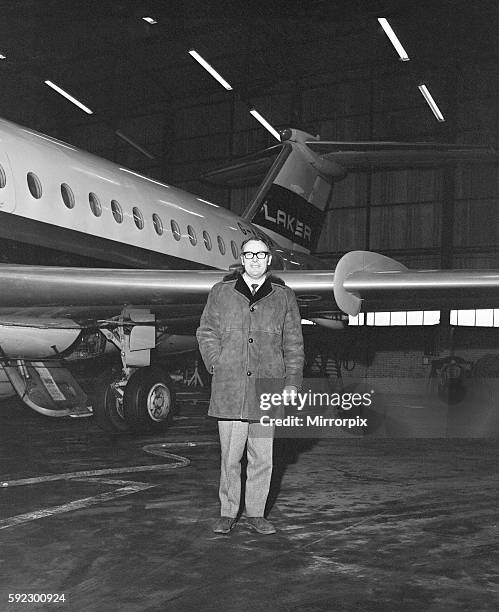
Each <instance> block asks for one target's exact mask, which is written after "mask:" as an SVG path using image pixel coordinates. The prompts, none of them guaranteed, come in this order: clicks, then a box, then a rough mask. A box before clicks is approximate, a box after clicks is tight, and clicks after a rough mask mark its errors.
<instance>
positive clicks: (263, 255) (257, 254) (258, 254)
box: [241, 251, 270, 259]
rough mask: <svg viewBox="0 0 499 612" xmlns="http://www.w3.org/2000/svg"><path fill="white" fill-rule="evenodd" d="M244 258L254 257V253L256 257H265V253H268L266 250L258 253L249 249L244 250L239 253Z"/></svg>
mask: <svg viewBox="0 0 499 612" xmlns="http://www.w3.org/2000/svg"><path fill="white" fill-rule="evenodd" d="M241 254H242V256H243V257H244V259H255V255H256V258H257V259H265V258H266V257H267V255H270V253H269V252H268V251H258V253H252V252H251V251H244V253H241Z"/></svg>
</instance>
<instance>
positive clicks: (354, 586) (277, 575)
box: [0, 396, 499, 612]
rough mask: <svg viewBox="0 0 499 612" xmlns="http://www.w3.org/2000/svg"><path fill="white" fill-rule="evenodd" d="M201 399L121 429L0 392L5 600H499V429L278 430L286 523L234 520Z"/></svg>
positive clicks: (278, 516)
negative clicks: (174, 414)
mask: <svg viewBox="0 0 499 612" xmlns="http://www.w3.org/2000/svg"><path fill="white" fill-rule="evenodd" d="M184 399H185V400H187V401H184V402H182V409H181V413H180V415H179V417H178V418H177V419H176V421H175V423H174V425H173V426H172V428H171V429H170V430H169V431H168V432H167V433H166V434H165V435H164V436H161V437H142V438H132V437H123V438H118V439H111V438H109V437H108V436H107V435H106V434H104V433H102V432H101V431H100V430H99V429H98V428H97V427H96V426H95V424H94V423H93V422H92V420H91V419H85V420H83V419H80V420H53V419H47V418H44V417H41V416H39V415H36V414H34V413H32V412H31V411H29V410H28V409H27V408H23V407H22V406H21V405H20V404H18V403H17V402H10V403H8V404H6V403H4V404H3V405H2V406H0V439H1V459H0V482H2V483H3V487H2V490H1V491H0V496H1V497H0V500H1V503H0V575H1V576H2V578H1V580H0V610H2V611H3V610H27V609H30V610H32V609H47V610H53V609H66V610H77V611H79V610H85V611H89V610H99V611H102V610H104V611H106V612H107V611H113V610H122V611H123V610H125V611H127V612H128V611H135V610H158V611H160V610H167V611H169V610H172V611H175V612H177V611H183V610H186V611H187V610H203V611H204V610H213V611H222V612H223V611H228V612H239V611H246V610H248V611H249V610H252V611H264V610H265V611H285V610H300V611H307V612H312V611H324V610H328V611H329V610H331V611H341V610H349V611H350V610H367V611H383V612H385V611H390V610H393V611H399V610H400V611H412V610H429V611H442V610H449V611H451V610H452V611H454V610H470V611H471V610H473V611H478V610H480V611H482V610H494V611H496V610H499V559H498V545H497V540H498V535H499V526H498V502H499V494H498V488H499V487H498V478H497V467H498V459H499V449H498V445H497V440H494V439H485V438H483V439H479V438H475V439H460V438H455V439H435V438H434V439H409V440H407V439H388V438H376V437H371V436H369V435H364V436H357V437H355V436H353V435H348V434H344V435H343V436H338V437H335V438H327V439H320V440H317V439H291V440H290V439H288V440H282V439H281V440H277V441H276V468H275V479H274V480H275V481H274V486H273V489H272V493H271V500H270V504H271V506H272V507H271V512H270V518H271V519H272V520H273V522H274V523H275V524H276V526H277V527H278V529H279V532H278V534H276V535H274V536H259V535H257V534H255V533H254V532H252V531H250V530H249V529H248V527H247V526H245V524H244V521H243V520H242V521H241V522H240V523H239V524H238V525H237V526H236V528H235V529H234V530H233V532H232V533H231V534H230V535H228V536H219V535H215V534H213V533H212V531H211V523H212V520H213V518H214V517H216V516H217V512H218V500H217V484H218V463H219V453H218V444H217V435H216V423H215V422H214V421H212V420H211V419H208V418H207V417H205V416H204V415H205V414H206V404H204V403H202V402H201V403H197V404H194V403H193V402H192V401H190V400H192V398H190V397H188V396H187V397H184ZM145 447H146V448H145ZM144 448H145V450H144ZM146 451H149V452H146ZM151 452H152V453H154V454H151ZM182 458H187V459H189V461H190V463H189V464H188V465H185V464H186V463H187V462H186V461H185V460H183V459H182ZM138 468H140V469H138ZM82 472H83V473H82ZM9 593H12V594H14V593H20V594H21V593H52V594H64V596H65V600H66V601H65V603H64V604H50V605H49V604H45V606H40V605H36V604H33V603H31V604H27V603H24V604H21V603H20V604H13V605H9V604H8V595H9Z"/></svg>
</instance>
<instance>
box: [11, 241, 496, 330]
mask: <svg viewBox="0 0 499 612" xmlns="http://www.w3.org/2000/svg"><path fill="white" fill-rule="evenodd" d="M226 274H227V271H225V270H202V271H201V270H200V271H196V270H140V269H133V270H123V269H108V268H63V267H42V266H20V265H0V286H1V287H2V291H1V293H0V317H1V319H2V320H5V319H6V318H7V319H8V318H9V317H11V318H15V319H16V320H19V318H22V316H23V315H24V316H27V315H29V316H30V317H31V318H33V317H35V316H40V317H42V318H45V320H47V319H50V318H57V319H58V320H61V318H62V319H64V318H67V319H72V320H73V321H77V322H78V323H79V324H80V325H82V326H83V325H92V324H94V325H95V323H96V322H98V321H100V320H103V319H105V318H106V317H109V316H115V315H117V314H119V313H120V312H121V309H122V308H123V307H124V306H125V305H130V306H136V307H147V308H149V309H150V310H151V311H152V312H154V313H156V315H157V319H158V320H161V321H164V322H165V323H166V324H168V325H169V326H171V327H172V328H173V329H179V330H180V329H182V328H185V327H186V325H187V326H188V327H190V328H192V326H193V325H196V322H197V321H198V320H199V315H200V314H201V312H202V309H203V307H204V304H205V303H206V298H207V295H208V292H209V290H210V288H211V287H212V286H213V285H214V284H215V283H216V282H218V281H220V280H222V278H223V277H224V276H225V275H226ZM275 274H276V275H277V276H279V277H281V278H282V279H283V280H284V281H285V283H286V284H287V285H288V286H289V287H291V288H292V289H293V290H294V291H295V294H296V296H297V299H298V303H299V306H300V310H301V313H302V316H303V317H305V318H311V319H315V318H320V317H321V315H322V314H324V313H329V314H331V313H338V312H340V311H343V312H345V313H347V314H350V315H356V314H358V312H360V311H361V310H362V311H369V312H374V311H395V310H404V311H406V310H421V309H429V310H438V309H445V308H448V309H458V308H499V270H491V271H481V270H435V271H431V270H417V271H414V270H412V271H411V270H408V269H407V268H405V267H404V266H403V265H401V264H399V263H398V262H396V261H394V260H393V259H390V258H388V257H384V256H383V255H379V254H377V253H370V252H365V251H353V252H351V253H348V254H346V255H345V256H344V257H343V258H342V259H341V260H340V261H339V262H338V265H337V267H336V270H335V271H334V272H333V271H331V270H292V271H291V270H277V271H275Z"/></svg>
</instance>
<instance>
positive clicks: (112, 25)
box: [0, 0, 498, 125]
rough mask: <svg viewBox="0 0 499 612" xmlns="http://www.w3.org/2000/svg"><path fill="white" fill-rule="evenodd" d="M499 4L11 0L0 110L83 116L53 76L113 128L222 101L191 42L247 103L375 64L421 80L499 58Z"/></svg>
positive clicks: (0, 26) (1, 39)
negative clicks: (386, 28)
mask: <svg viewBox="0 0 499 612" xmlns="http://www.w3.org/2000/svg"><path fill="white" fill-rule="evenodd" d="M497 10H498V9H497V2H495V1H489V0H480V1H475V2H469V1H463V0H457V1H456V0H439V1H436V2H435V1H421V0H419V1H418V2H414V1H411V2H407V1H396V0H391V1H390V0H384V1H383V0H371V1H364V2H361V1H355V0H353V1H352V0H336V1H335V0H308V1H307V2H296V1H293V0H290V1H288V2H285V3H284V2H283V3H276V2H267V3H257V2H253V3H252V2H244V3H238V2H229V1H227V0H224V1H222V2H212V3H210V2H200V1H194V0H190V1H189V0H188V1H186V2H168V1H156V2H154V1H144V0H138V1H135V0H132V1H126V0H86V1H84V2H67V1H65V0H43V1H40V0H10V1H8V0H7V1H6V0H2V1H1V2H0V13H1V22H0V53H3V54H4V55H6V58H7V59H6V60H3V61H1V62H0V71H1V72H0V74H1V78H2V88H1V93H0V114H2V115H3V116H6V117H7V118H12V119H14V120H19V119H21V120H22V118H23V117H27V118H29V119H30V120H34V121H36V122H37V123H38V122H39V123H40V124H41V125H43V124H47V122H49V124H50V123H53V122H54V121H53V120H52V121H50V119H51V116H52V118H53V119H55V116H57V122H58V123H60V121H61V120H65V119H67V120H69V121H71V120H77V119H81V116H80V115H79V111H77V110H75V109H74V108H72V107H71V106H68V105H67V104H65V103H64V102H63V100H60V99H57V97H55V98H54V96H56V94H54V93H53V92H51V91H50V90H49V89H48V88H47V87H45V86H44V85H43V81H44V80H45V79H51V80H53V81H55V82H57V83H60V84H61V86H63V87H65V88H67V89H68V90H69V91H71V92H73V93H74V95H75V96H77V97H79V98H81V99H83V100H86V101H87V104H88V105H89V106H91V107H92V108H93V109H95V112H96V114H97V113H99V114H100V115H101V116H105V117H106V119H107V120H109V121H112V122H113V123H114V124H115V123H119V121H120V119H123V118H127V117H130V116H134V115H136V114H137V112H138V111H139V109H140V106H141V104H144V103H146V102H147V103H149V104H151V103H156V104H157V105H168V104H170V103H171V102H172V101H175V100H179V99H185V98H187V97H189V98H193V97H195V96H196V95H204V96H206V95H210V94H211V95H213V96H220V95H221V94H223V92H221V91H220V87H219V85H218V84H217V83H216V82H214V81H213V80H212V79H211V77H209V75H207V74H206V73H204V72H203V71H202V69H201V68H200V67H199V66H198V65H197V64H195V62H193V60H192V59H191V58H190V57H189V56H188V55H187V50H188V49H189V48H191V47H194V48H196V49H197V50H199V51H200V53H202V54H203V55H204V57H206V58H207V59H209V60H210V61H211V62H212V63H213V64H214V65H216V67H217V69H218V70H219V71H220V72H221V73H222V74H223V75H224V76H225V77H226V78H227V79H228V80H229V81H230V82H231V83H233V84H234V87H235V89H236V91H237V94H238V95H239V96H241V98H242V99H243V100H248V101H251V100H252V98H254V97H257V96H259V95H264V94H270V93H271V92H272V91H275V90H276V89H278V88H279V86H280V85H281V84H282V83H283V82H291V83H296V86H297V87H307V86H309V85H310V84H312V83H313V82H314V81H320V80H321V79H322V80H323V79H324V76H325V75H327V74H330V73H332V72H335V73H336V72H346V71H349V70H350V71H351V70H355V69H358V68H360V67H366V66H368V68H369V70H370V71H371V72H372V74H373V75H374V76H376V75H378V74H381V73H383V72H384V71H387V70H392V71H396V70H400V69H402V68H403V69H404V70H406V71H409V70H410V71H412V72H413V73H414V79H415V80H419V79H421V78H424V76H425V73H427V72H429V71H431V70H433V69H435V68H436V67H438V68H441V67H442V65H446V66H452V67H453V68H456V67H458V66H459V63H460V62H461V61H463V60H464V59H468V60H469V59H470V58H474V59H475V60H476V61H478V62H481V61H487V59H490V58H491V57H496V58H497V55H498V46H497V40H496V39H497V26H498V19H497ZM144 16H152V17H154V18H155V19H156V20H157V24H155V25H149V24H147V23H146V22H144V21H143V20H142V17H144ZM380 16H385V17H387V18H389V19H391V20H392V23H393V24H394V27H395V28H396V30H397V32H398V34H399V36H400V38H401V39H402V40H403V41H404V45H405V46H406V48H407V50H408V52H409V54H410V56H411V58H413V59H412V61H411V62H408V63H407V64H408V65H406V66H401V65H400V62H398V61H397V58H396V54H395V52H394V50H393V48H392V47H391V45H390V43H389V41H388V39H387V38H386V37H385V36H384V34H383V32H382V30H381V28H380V27H379V25H378V23H377V21H376V17H380ZM435 86H436V87H437V89H438V84H435ZM295 113H296V114H297V115H299V109H296V110H295ZM293 120H299V116H297V117H289V118H288V122H292V121H293Z"/></svg>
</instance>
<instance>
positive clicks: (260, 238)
mask: <svg viewBox="0 0 499 612" xmlns="http://www.w3.org/2000/svg"><path fill="white" fill-rule="evenodd" d="M251 240H258V242H263V244H264V245H265V246H266V247H267V249H268V251H269V253H270V254H271V255H272V242H271V241H270V238H267V236H264V235H263V234H262V235H259V236H250V237H249V238H246V239H245V240H243V241H242V243H241V253H243V251H244V247H245V245H246V244H247V243H248V242H251Z"/></svg>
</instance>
